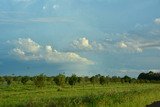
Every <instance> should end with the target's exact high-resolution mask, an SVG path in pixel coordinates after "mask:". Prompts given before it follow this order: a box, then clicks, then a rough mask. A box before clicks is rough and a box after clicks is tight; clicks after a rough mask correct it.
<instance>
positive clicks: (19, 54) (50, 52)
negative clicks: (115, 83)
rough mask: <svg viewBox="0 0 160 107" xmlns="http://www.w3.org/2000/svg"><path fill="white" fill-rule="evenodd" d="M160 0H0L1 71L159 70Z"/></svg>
mask: <svg viewBox="0 0 160 107" xmlns="http://www.w3.org/2000/svg"><path fill="white" fill-rule="evenodd" d="M159 10H160V0H0V75H12V74H14V75H37V74H40V73H44V74H46V75H57V74H59V73H65V74H66V75H71V74H76V75H82V76H85V75H88V76H91V75H95V74H102V75H110V76H113V75H116V76H124V75H129V76H132V77H137V76H138V75H139V73H141V72H148V71H150V70H152V71H153V72H159V71H160V12H159Z"/></svg>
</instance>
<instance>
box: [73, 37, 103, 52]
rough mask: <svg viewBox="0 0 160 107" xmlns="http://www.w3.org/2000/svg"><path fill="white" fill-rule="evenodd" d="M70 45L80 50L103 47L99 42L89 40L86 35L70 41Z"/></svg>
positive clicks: (93, 49)
mask: <svg viewBox="0 0 160 107" xmlns="http://www.w3.org/2000/svg"><path fill="white" fill-rule="evenodd" d="M72 47H73V48H74V49H76V50H81V51H98V50H104V47H103V45H102V44H101V43H97V42H96V41H93V42H91V41H89V40H88V39H87V38H86V37H83V38H79V39H77V40H74V41H73V42H72Z"/></svg>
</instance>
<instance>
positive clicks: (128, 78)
mask: <svg viewBox="0 0 160 107" xmlns="http://www.w3.org/2000/svg"><path fill="white" fill-rule="evenodd" d="M123 80H124V82H129V83H131V80H132V79H131V77H129V76H127V75H126V76H124V77H123Z"/></svg>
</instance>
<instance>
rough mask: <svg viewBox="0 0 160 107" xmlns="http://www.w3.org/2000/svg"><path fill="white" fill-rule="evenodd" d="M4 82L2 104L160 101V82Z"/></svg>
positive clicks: (138, 106)
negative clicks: (74, 83) (61, 84)
mask: <svg viewBox="0 0 160 107" xmlns="http://www.w3.org/2000/svg"><path fill="white" fill-rule="evenodd" d="M57 89H58V87H57V86H56V85H49V84H48V85H46V86H45V87H43V88H37V87H35V86H34V85H32V84H27V85H22V84H12V85H11V86H7V85H0V107H72V106H73V107H75V106H77V107H145V106H146V105H147V104H150V103H152V102H154V101H159V100H160V84H151V83H146V84H145V83H143V84H129V83H125V84H121V83H110V84H106V85H104V86H102V85H94V86H93V85H91V84H88V85H75V86H74V87H71V86H69V85H66V86H64V87H63V88H62V89H61V90H60V91H57Z"/></svg>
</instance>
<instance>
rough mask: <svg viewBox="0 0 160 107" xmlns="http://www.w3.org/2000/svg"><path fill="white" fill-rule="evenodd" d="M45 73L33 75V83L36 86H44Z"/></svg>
mask: <svg viewBox="0 0 160 107" xmlns="http://www.w3.org/2000/svg"><path fill="white" fill-rule="evenodd" d="M45 77H46V76H45V75H43V74H40V75H38V76H36V77H34V84H35V85H36V86H37V87H44V86H45Z"/></svg>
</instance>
